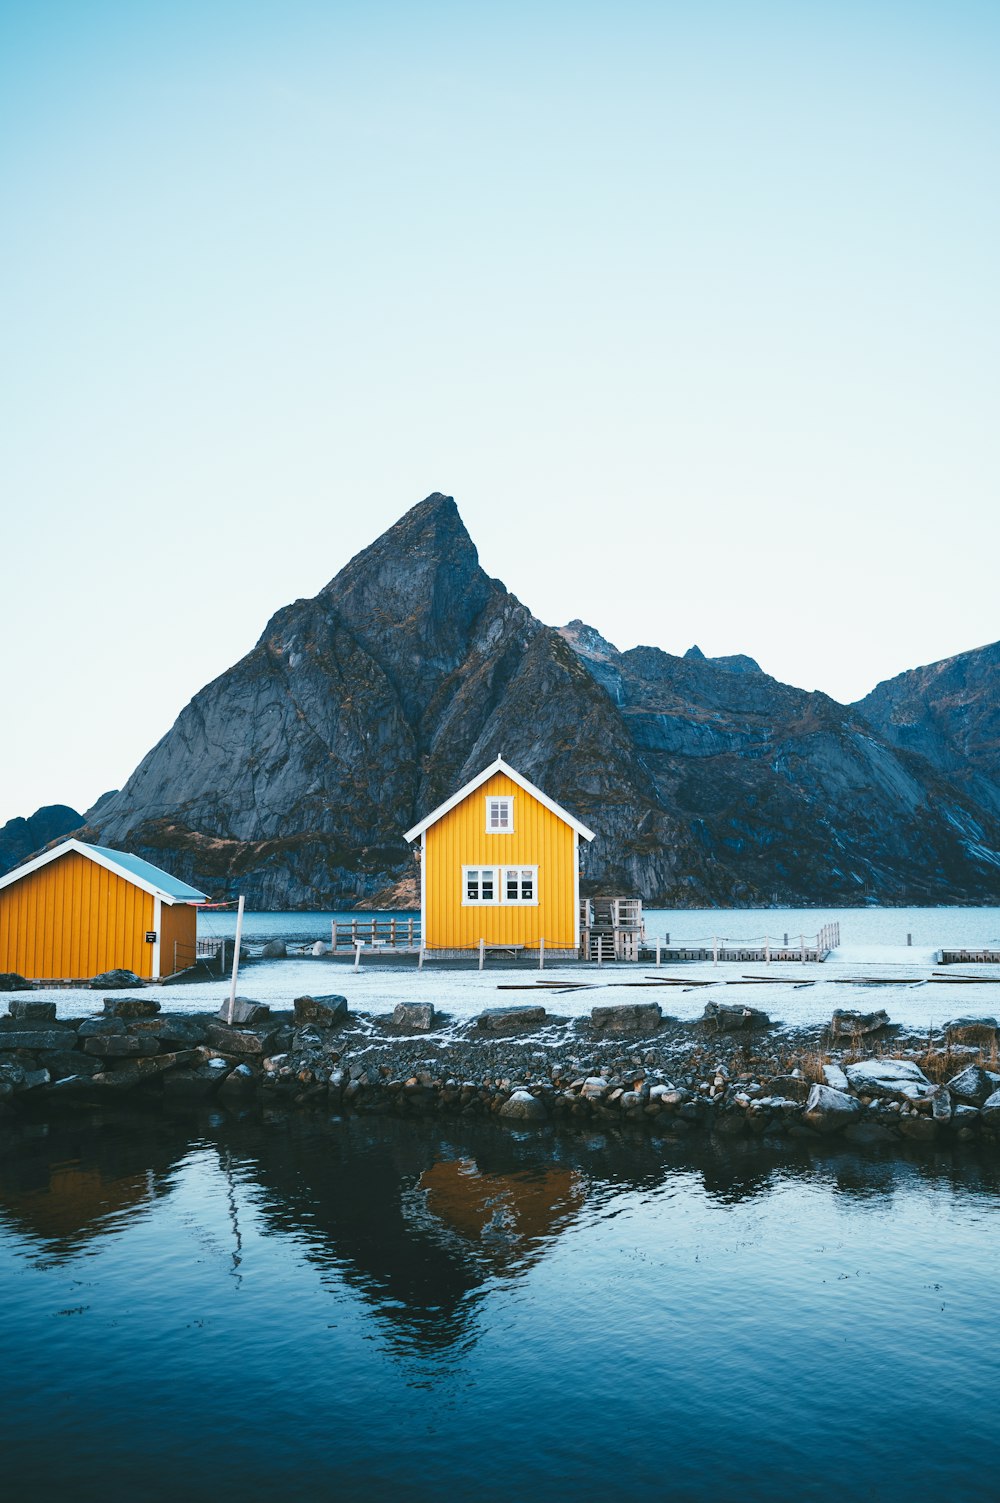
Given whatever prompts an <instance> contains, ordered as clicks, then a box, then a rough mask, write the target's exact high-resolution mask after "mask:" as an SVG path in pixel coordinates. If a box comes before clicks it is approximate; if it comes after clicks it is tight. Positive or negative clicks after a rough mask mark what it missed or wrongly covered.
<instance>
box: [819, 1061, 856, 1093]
mask: <svg viewBox="0 0 1000 1503" xmlns="http://www.w3.org/2000/svg"><path fill="white" fill-rule="evenodd" d="M823 1079H824V1080H825V1081H826V1083H827V1085H828V1086H833V1089H834V1090H835V1091H847V1090H849V1089H850V1085H851V1082H850V1081H849V1080H848V1078H847V1076H846V1075H845V1074H844V1072H843V1070H842V1069H841V1068H840V1066H839V1065H824V1066H823Z"/></svg>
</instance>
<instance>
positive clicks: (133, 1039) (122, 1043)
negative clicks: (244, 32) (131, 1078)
mask: <svg viewBox="0 0 1000 1503" xmlns="http://www.w3.org/2000/svg"><path fill="white" fill-rule="evenodd" d="M83 1052H84V1054H92V1055H95V1056H96V1057H97V1058H98V1059H138V1058H145V1057H147V1056H149V1055H153V1054H159V1052H160V1046H159V1044H158V1043H157V1042H156V1040H155V1039H149V1038H142V1037H141V1036H137V1035H135V1034H130V1033H106V1034H104V1035H100V1034H99V1035H98V1036H97V1037H96V1038H89V1039H84V1041H83Z"/></svg>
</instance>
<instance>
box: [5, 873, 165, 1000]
mask: <svg viewBox="0 0 1000 1503" xmlns="http://www.w3.org/2000/svg"><path fill="white" fill-rule="evenodd" d="M152 928H153V897H152V894H151V893H148V892H143V891H142V889H141V888H139V887H136V886H135V885H134V883H132V882H127V881H126V880H125V878H124V877H119V876H118V875H117V874H116V873H115V872H111V871H108V870H107V868H106V867H103V866H98V864H97V862H96V861H91V860H90V859H89V858H88V857H86V856H81V855H80V853H79V852H78V851H67V852H66V854H65V856H60V857H59V859H58V860H57V861H50V862H49V864H48V866H43V867H41V868H40V869H39V870H38V871H35V872H30V873H29V874H28V875H27V876H26V877H22V878H21V880H20V881H19V882H12V883H11V885H10V886H9V887H5V888H4V889H3V891H2V892H0V971H17V972H18V973H19V974H20V975H22V976H27V977H29V978H32V979H37V980H45V979H51V978H65V979H67V980H68V979H71V978H75V979H83V978H85V977H88V976H96V975H98V974H99V973H100V972H101V971H110V970H114V969H116V968H118V967H121V968H123V969H125V970H129V971H135V973H136V975H137V976H151V975H152V974H153V946H152V945H148V944H147V943H146V930H147V929H152Z"/></svg>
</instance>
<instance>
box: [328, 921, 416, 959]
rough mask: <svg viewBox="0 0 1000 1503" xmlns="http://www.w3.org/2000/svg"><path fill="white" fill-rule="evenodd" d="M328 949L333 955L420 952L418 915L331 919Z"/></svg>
mask: <svg viewBox="0 0 1000 1503" xmlns="http://www.w3.org/2000/svg"><path fill="white" fill-rule="evenodd" d="M330 945H331V948H332V950H333V953H334V955H337V954H338V953H339V954H344V953H345V952H346V953H349V954H353V953H354V952H355V951H356V950H357V948H358V945H361V947H362V948H363V949H365V950H419V949H420V915H419V914H414V913H408V914H407V915H406V916H405V917H403V916H402V915H400V917H399V918H395V917H393V918H370V919H346V920H345V919H334V921H333V924H332V926H331V934H330Z"/></svg>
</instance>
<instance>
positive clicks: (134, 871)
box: [0, 840, 205, 904]
mask: <svg viewBox="0 0 1000 1503" xmlns="http://www.w3.org/2000/svg"><path fill="white" fill-rule="evenodd" d="M67 851H77V852H78V853H79V855H81V856H86V857H88V859H89V860H91V861H94V862H96V863H97V865H98V866H103V867H106V868H107V870H108V871H111V872H115V873H116V874H117V875H118V876H119V877H124V878H125V880H126V882H132V883H133V884H134V885H135V886H136V887H141V888H142V890H143V892H151V893H152V894H153V896H154V898H161V899H162V900H163V902H164V903H168V904H173V903H203V902H204V901H205V894H204V893H203V892H199V891H198V889H197V888H196V887H190V886H189V885H188V883H187V882H182V881H181V880H180V878H179V877H172V876H171V875H170V873H169V872H165V871H161V869H160V868H159V867H158V866H154V865H153V863H152V862H151V861H143V859H142V857H141V856H132V855H130V854H129V853H128V852H127V851H110V850H108V849H107V847H106V846H102V845H87V844H86V843H85V842H84V841H82V840H64V841H63V843H62V845H57V846H56V847H55V849H54V850H51V851H44V852H43V853H42V855H41V856H36V857H35V859H34V860H33V861H26V862H25V864H24V865H23V866H17V867H15V868H14V870H13V871H12V872H8V873H7V875H6V876H5V877H0V888H2V887H9V886H10V885H11V883H12V882H19V881H20V880H21V878H22V877H27V876H28V875H29V874H30V873H31V872H36V871H38V870H39V868H41V867H43V866H48V864H49V862H50V861H58V859H59V857H60V856H65V855H66V853H67Z"/></svg>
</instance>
